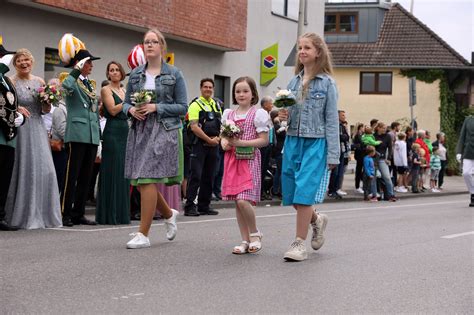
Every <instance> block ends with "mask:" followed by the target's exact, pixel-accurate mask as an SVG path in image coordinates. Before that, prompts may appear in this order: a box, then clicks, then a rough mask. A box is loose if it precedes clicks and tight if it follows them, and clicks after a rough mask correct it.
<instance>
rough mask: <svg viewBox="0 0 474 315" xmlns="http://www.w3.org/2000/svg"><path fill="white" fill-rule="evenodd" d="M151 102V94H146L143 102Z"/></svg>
mask: <svg viewBox="0 0 474 315" xmlns="http://www.w3.org/2000/svg"><path fill="white" fill-rule="evenodd" d="M150 102H151V96H150V95H147V96H145V103H150Z"/></svg>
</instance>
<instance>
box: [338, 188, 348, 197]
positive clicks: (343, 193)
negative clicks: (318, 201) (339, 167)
mask: <svg viewBox="0 0 474 315" xmlns="http://www.w3.org/2000/svg"><path fill="white" fill-rule="evenodd" d="M336 192H337V193H338V194H339V195H341V196H345V195H347V193H346V192H345V191H344V190H340V189H339V190H338V191H336Z"/></svg>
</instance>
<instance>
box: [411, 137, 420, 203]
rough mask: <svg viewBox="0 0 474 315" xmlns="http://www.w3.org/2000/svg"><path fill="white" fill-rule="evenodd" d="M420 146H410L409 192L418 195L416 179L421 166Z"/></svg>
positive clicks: (415, 144)
mask: <svg viewBox="0 0 474 315" xmlns="http://www.w3.org/2000/svg"><path fill="white" fill-rule="evenodd" d="M420 149H421V147H420V145H419V144H418V143H414V144H413V145H412V146H411V150H412V152H411V172H410V175H411V192H412V193H415V194H417V193H419V192H420V191H419V189H418V177H419V174H420V168H421V167H420V165H421V162H420Z"/></svg>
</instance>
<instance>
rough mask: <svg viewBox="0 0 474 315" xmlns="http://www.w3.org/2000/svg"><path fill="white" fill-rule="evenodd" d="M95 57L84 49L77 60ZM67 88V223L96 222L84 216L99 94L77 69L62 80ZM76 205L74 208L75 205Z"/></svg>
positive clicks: (63, 198)
mask: <svg viewBox="0 0 474 315" xmlns="http://www.w3.org/2000/svg"><path fill="white" fill-rule="evenodd" d="M85 57H91V59H90V60H96V59H99V58H97V57H93V56H92V55H91V54H90V53H89V52H88V51H87V50H80V51H79V52H78V53H77V54H76V56H75V57H74V60H73V61H72V62H74V61H80V60H82V59H83V58H85ZM62 87H63V88H64V89H65V90H66V92H67V96H66V108H67V113H68V114H67V121H66V133H65V135H64V143H65V144H66V150H67V151H68V156H69V158H68V161H67V166H66V178H65V187H64V192H63V194H62V195H61V211H62V214H63V225H64V226H72V225H73V224H87V225H91V224H95V222H93V221H89V220H87V219H86V218H85V217H84V214H85V204H86V199H87V191H88V187H89V183H90V180H91V177H92V167H93V165H94V161H95V158H96V155H97V147H98V145H99V141H100V126H99V111H98V97H97V95H96V93H95V83H94V82H93V81H89V80H88V79H87V78H84V77H82V75H81V72H80V71H79V70H77V69H74V70H72V71H71V73H70V74H69V75H68V76H67V77H66V79H65V80H64V81H63V83H62ZM73 205H74V208H73V207H72V206H73Z"/></svg>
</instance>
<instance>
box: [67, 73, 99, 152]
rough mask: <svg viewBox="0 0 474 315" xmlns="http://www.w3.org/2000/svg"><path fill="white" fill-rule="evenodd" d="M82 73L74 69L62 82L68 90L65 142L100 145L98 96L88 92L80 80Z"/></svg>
mask: <svg viewBox="0 0 474 315" xmlns="http://www.w3.org/2000/svg"><path fill="white" fill-rule="evenodd" d="M80 74H81V73H80V71H79V70H76V69H74V70H72V71H71V73H70V74H69V75H68V76H67V77H66V79H65V80H64V82H63V84H62V86H63V88H64V89H65V90H66V92H67V96H66V107H67V122H66V134H65V135H64V142H65V143H68V142H80V143H90V144H95V145H99V141H100V126H99V110H98V104H97V98H95V99H94V98H91V97H90V96H89V95H88V94H87V88H86V87H85V86H84V85H83V84H82V82H80V80H78V78H79V75H80ZM93 109H95V112H93Z"/></svg>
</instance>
